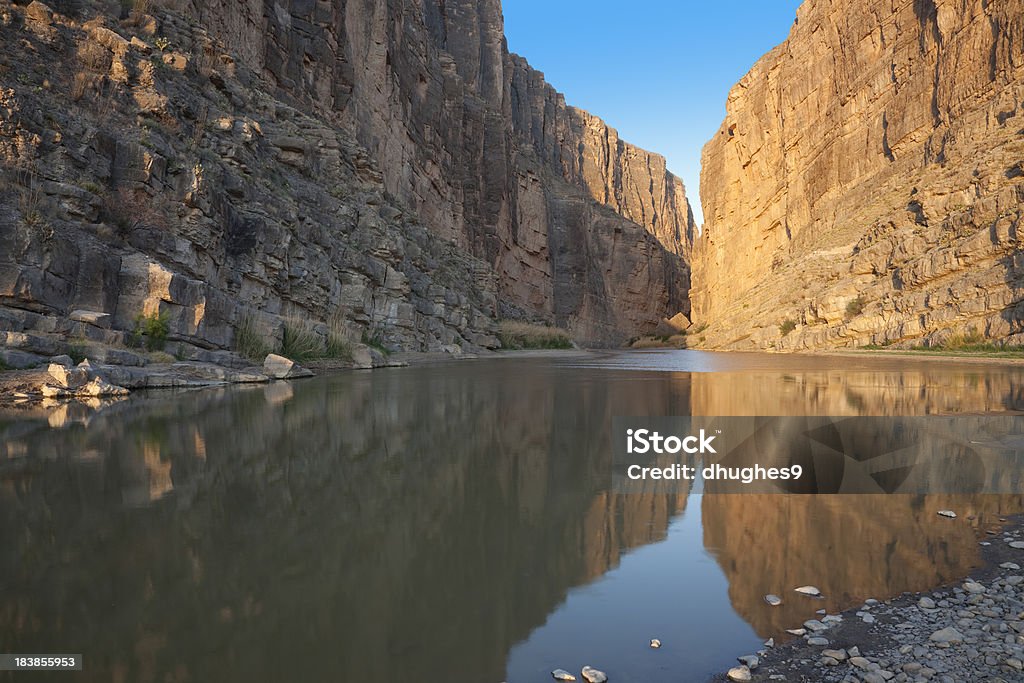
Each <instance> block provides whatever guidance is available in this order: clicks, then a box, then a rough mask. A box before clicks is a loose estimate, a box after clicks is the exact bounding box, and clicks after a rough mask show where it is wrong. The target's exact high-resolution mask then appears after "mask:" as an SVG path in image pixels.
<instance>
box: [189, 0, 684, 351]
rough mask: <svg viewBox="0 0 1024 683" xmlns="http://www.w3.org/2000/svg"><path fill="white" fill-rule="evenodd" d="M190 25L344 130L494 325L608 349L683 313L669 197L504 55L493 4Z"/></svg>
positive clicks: (256, 8) (228, 15)
mask: <svg viewBox="0 0 1024 683" xmlns="http://www.w3.org/2000/svg"><path fill="white" fill-rule="evenodd" d="M193 9H194V12H195V13H196V14H197V15H198V16H199V18H200V22H201V23H202V24H203V25H204V26H207V27H209V29H210V31H211V32H212V33H213V34H215V35H216V36H217V37H218V38H219V39H220V40H222V41H223V42H224V44H225V45H226V46H227V47H228V49H230V50H232V51H234V52H237V53H238V54H240V55H241V56H242V58H243V59H244V60H245V61H246V62H247V63H248V64H249V65H250V66H251V67H252V68H254V69H255V70H256V71H258V72H260V73H261V74H263V75H264V76H265V77H266V78H267V80H268V81H270V82H272V83H274V84H276V85H277V87H278V88H279V89H280V91H282V92H284V93H286V94H287V95H288V96H290V97H293V98H296V99H297V100H299V101H301V102H303V103H305V104H306V105H308V106H313V107H316V108H317V109H318V110H320V111H322V112H325V115H327V116H331V117H334V118H336V119H337V120H339V121H341V122H342V123H343V124H344V125H345V126H346V127H348V128H349V129H351V130H352V131H354V133H355V135H356V138H357V139H358V141H359V142H360V143H361V144H362V145H365V146H366V147H367V148H368V149H369V150H370V152H371V154H372V156H373V157H374V158H375V159H376V160H377V162H378V163H379V165H380V168H381V171H382V173H383V178H384V184H385V187H386V188H387V190H388V191H389V192H390V193H391V194H393V195H394V196H396V197H398V198H399V199H400V200H401V201H402V202H404V203H405V204H406V205H408V206H409V207H410V209H411V210H412V211H413V212H414V214H415V215H417V216H418V217H419V218H420V219H421V220H422V221H423V222H424V224H425V225H427V226H428V227H429V228H430V229H431V230H432V231H433V232H434V233H435V234H438V235H440V236H442V237H445V238H448V239H451V240H453V241H455V242H456V243H457V244H459V245H460V246H462V247H463V248H465V249H466V250H468V251H469V252H470V253H472V254H473V255H474V256H476V257H478V258H481V259H483V260H484V261H485V262H487V263H489V264H491V265H492V266H493V267H494V268H495V270H496V272H497V283H498V294H499V296H498V299H499V302H500V304H501V309H502V310H501V311H500V314H501V315H502V316H514V317H515V316H521V315H526V316H540V317H542V318H544V319H547V320H550V321H553V322H556V323H557V324H559V325H562V326H568V327H570V328H571V329H572V330H573V331H574V332H575V334H576V335H577V336H578V337H580V338H582V339H584V340H590V341H596V342H619V341H622V340H623V338H624V337H625V336H629V334H631V333H634V332H640V331H650V330H651V329H652V327H653V325H654V324H655V323H656V322H657V321H658V320H659V319H660V318H662V317H670V316H672V315H674V314H675V313H678V312H680V311H682V312H686V313H688V312H689V303H688V301H689V300H688V297H687V289H688V268H687V266H686V264H685V263H684V262H683V260H682V259H681V258H680V257H681V256H683V255H684V252H685V246H684V245H686V244H688V243H689V240H688V239H687V236H688V235H692V234H693V232H694V221H693V216H692V213H691V211H690V207H689V204H688V202H687V200H686V196H685V191H684V189H683V185H682V182H681V181H680V180H679V179H678V178H676V177H674V176H673V175H671V174H670V173H668V172H667V170H666V168H665V160H664V159H663V158H662V157H660V156H658V155H655V154H651V153H650V152H646V151H644V150H641V149H638V148H636V147H634V146H632V145H629V144H627V143H625V142H623V141H622V140H621V139H619V137H618V135H617V133H616V132H615V130H613V129H611V128H610V127H609V126H607V125H606V124H605V123H604V122H603V121H601V120H600V119H598V118H597V117H594V116H591V115H590V114H588V113H586V112H583V111H580V110H578V109H575V108H573V107H569V106H567V105H566V103H565V100H564V97H563V96H562V95H561V94H560V93H558V92H556V91H555V90H554V89H553V88H552V87H551V86H550V85H548V84H547V83H546V82H545V80H544V78H543V75H542V74H541V73H539V72H537V71H535V70H534V69H532V68H531V67H530V66H529V64H528V63H527V62H526V60H524V59H522V58H521V57H518V56H516V55H512V54H510V53H509V52H508V50H507V48H506V45H505V37H504V26H503V19H502V13H501V6H500V3H499V1H498V0H457V1H455V2H450V1H443V0H425V1H424V0H391V1H390V2H386V3H381V2H376V1H373V2H371V1H369V0H336V1H335V2H330V3H325V2H320V3H314V2H297V1H293V2H290V3H281V2H272V1H270V0H265V1H264V2H256V1H250V2H248V3H245V4H244V5H242V6H241V7H240V6H239V5H238V3H235V2H226V1H223V0H221V1H215V2H202V3H199V2H197V3H194V8H193Z"/></svg>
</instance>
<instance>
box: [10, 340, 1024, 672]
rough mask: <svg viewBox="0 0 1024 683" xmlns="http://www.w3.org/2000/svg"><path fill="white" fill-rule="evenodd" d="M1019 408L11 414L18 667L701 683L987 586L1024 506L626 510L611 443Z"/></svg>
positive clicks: (779, 388)
mask: <svg viewBox="0 0 1024 683" xmlns="http://www.w3.org/2000/svg"><path fill="white" fill-rule="evenodd" d="M1022 392H1024V367H1020V366H1012V365H997V364H967V363H959V362H955V361H938V360H917V359H913V358H891V357H890V358H877V357H871V356H864V357H839V356H835V357H810V356H795V355H790V356H784V355H767V354H763V355H755V354H749V355H748V354H714V353H705V352H696V351H650V352H608V353H568V354H558V353H555V354H550V355H539V356H529V355H526V356H511V357H505V358H494V359H480V360H471V361H452V362H443V363H434V364H426V365H420V366H414V367H410V368H401V369H387V370H376V371H372V372H347V373H341V374H335V375H331V376H325V377H318V378H315V379H311V380H304V381H298V382H294V383H275V384H270V385H265V386H235V387H226V388H217V389H208V390H202V391H187V392H153V393H139V394H133V395H132V396H131V397H129V398H128V399H127V400H123V401H120V402H117V403H115V404H111V405H103V406H93V407H92V408H90V407H87V406H63V407H60V408H56V409H48V410H43V409H33V410H14V409H9V408H4V409H2V410H0V538H2V539H3V551H2V553H0V641H2V643H3V649H4V650H5V651H6V652H18V653H57V652H61V653H81V654H83V655H84V661H85V664H84V670H83V671H82V672H81V673H80V674H67V673H62V674H45V673H37V674H32V678H33V680H40V681H43V680H62V681H63V680H82V681H115V682H116V681H125V682H132V683H146V682H149V681H152V682H185V681H222V682H225V683H228V682H234V681H239V682H240V681H245V682H247V683H252V682H254V681H268V682H269V681H274V682H278V681H360V682H362V683H390V682H394V681H400V680H432V681H433V680H436V681H440V680H444V681H449V682H450V683H500V682H501V681H508V682H509V683H528V682H530V681H537V682H541V681H545V680H551V678H550V671H551V670H552V669H555V668H565V669H569V670H570V671H574V672H576V673H577V674H578V672H579V669H580V667H581V666H583V665H585V664H589V665H592V666H595V667H597V668H599V669H603V670H604V671H606V672H607V673H608V675H609V677H610V678H611V680H613V681H616V682H620V681H647V682H654V683H657V682H658V681H665V682H666V683H668V682H669V681H672V682H673V683H679V682H680V681H682V682H684V683H685V682H687V681H695V682H696V681H706V680H707V679H708V678H709V677H710V676H711V675H713V674H715V673H718V672H721V671H724V670H725V669H727V668H729V667H730V666H732V665H734V664H735V657H736V656H737V655H742V654H749V653H751V652H753V651H755V650H757V649H758V648H759V647H760V646H761V643H762V642H763V641H764V640H765V639H766V638H769V637H773V638H775V639H776V640H782V639H783V638H785V637H786V634H785V631H784V629H785V628H791V627H795V626H797V625H799V624H800V623H801V622H802V621H803V620H804V619H807V618H811V617H813V616H814V612H815V610H817V609H822V608H824V609H828V610H830V611H834V610H839V609H844V608H848V607H850V606H853V605H855V604H858V602H859V601H862V600H864V599H866V598H877V599H883V598H887V597H889V596H892V595H895V594H898V593H900V592H903V591H908V590H923V589H927V588H930V587H932V586H936V585H939V584H941V583H944V582H947V581H950V580H953V579H955V578H958V577H960V576H963V575H965V574H967V573H968V572H969V571H970V569H971V567H972V566H974V565H975V564H976V563H977V562H978V541H979V533H981V532H982V531H983V530H984V529H985V528H988V527H990V526H991V525H993V524H996V523H998V519H999V518H1000V517H1001V516H1003V515H1006V514H1010V513H1015V512H1019V511H1021V510H1022V509H1024V497H1022V496H1019V495H938V494H936V495H870V496H869V495H828V496H826V495H775V494H764V495H761V494H749V495H746V494H737V495H724V494H723V495H717V494H714V493H710V492H709V493H707V494H704V492H703V489H702V484H701V482H700V481H697V482H695V483H693V484H692V486H690V487H684V488H683V489H681V490H679V491H678V492H676V493H674V494H671V495H662V494H657V495H656V494H650V495H644V494H623V493H616V492H614V491H613V490H612V488H611V486H610V475H609V472H610V467H611V450H610V443H609V442H610V425H611V421H612V418H613V417H616V416H621V415H631V416H637V415H646V416H660V415H711V416H716V415H717V416H726V415H835V416H840V415H921V414H951V413H970V414H991V413H1013V412H1017V411H1020V410H1021V409H1022V408H1024V393H1022ZM97 408H98V409H97ZM943 508H954V509H956V510H957V511H958V513H959V515H960V516H961V518H962V520H964V522H965V523H958V524H950V523H949V522H950V521H949V520H947V519H945V518H942V517H940V516H938V515H936V510H938V509H943ZM803 584H814V585H816V586H818V587H819V588H821V590H822V591H823V592H824V593H825V596H826V598H825V599H824V600H810V599H801V598H800V596H797V595H795V594H794V593H793V592H792V588H793V587H795V586H798V585H803ZM766 593H777V594H780V595H782V596H783V599H784V602H783V604H782V605H781V606H779V607H771V606H769V605H767V604H766V603H765V602H764V600H763V596H764V595H765V594H766ZM651 638H659V639H660V640H661V641H662V642H663V647H662V648H660V649H657V650H655V649H652V648H650V647H649V645H648V643H649V641H650V639H651ZM7 676H10V674H7ZM0 680H14V679H13V678H9V679H4V678H3V675H0Z"/></svg>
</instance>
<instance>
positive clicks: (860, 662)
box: [850, 656, 871, 671]
mask: <svg viewBox="0 0 1024 683" xmlns="http://www.w3.org/2000/svg"><path fill="white" fill-rule="evenodd" d="M850 666H855V667H857V668H858V669H863V670H864V671H867V670H868V667H870V666H871V662H869V661H868V660H866V659H865V658H863V657H861V656H857V657H850Z"/></svg>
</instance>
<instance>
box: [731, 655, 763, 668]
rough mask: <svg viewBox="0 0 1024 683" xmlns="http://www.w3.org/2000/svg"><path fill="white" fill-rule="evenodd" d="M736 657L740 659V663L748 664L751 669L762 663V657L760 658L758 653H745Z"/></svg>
mask: <svg viewBox="0 0 1024 683" xmlns="http://www.w3.org/2000/svg"><path fill="white" fill-rule="evenodd" d="M736 659H738V660H739V663H740V664H744V665H746V667H747V668H748V669H750V670H751V671H753V670H754V669H756V668H757V665H758V664H760V663H761V660H760V658H758V656H757V655H743V656H742V657H737V658H736Z"/></svg>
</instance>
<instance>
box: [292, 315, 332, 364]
mask: <svg viewBox="0 0 1024 683" xmlns="http://www.w3.org/2000/svg"><path fill="white" fill-rule="evenodd" d="M326 351H327V349H326V348H325V346H324V340H323V338H322V337H321V336H320V335H319V334H317V332H316V328H315V327H314V326H313V323H312V322H310V321H309V320H305V319H302V318H287V319H285V321H284V337H283V338H282V340H281V355H282V356H284V357H285V358H290V359H291V360H309V359H311V358H323V357H324V355H325V354H326Z"/></svg>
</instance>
